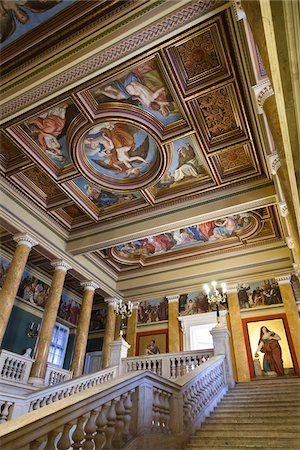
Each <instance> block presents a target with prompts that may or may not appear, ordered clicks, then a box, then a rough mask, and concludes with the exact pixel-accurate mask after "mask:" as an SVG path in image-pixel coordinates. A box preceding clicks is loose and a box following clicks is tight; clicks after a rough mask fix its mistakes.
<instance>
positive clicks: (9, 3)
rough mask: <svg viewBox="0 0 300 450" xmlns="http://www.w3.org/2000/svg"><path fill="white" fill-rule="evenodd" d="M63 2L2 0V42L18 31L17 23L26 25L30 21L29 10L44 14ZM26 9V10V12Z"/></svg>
mask: <svg viewBox="0 0 300 450" xmlns="http://www.w3.org/2000/svg"><path fill="white" fill-rule="evenodd" d="M61 1H62V0H35V1H26V0H1V2H0V29H1V34H0V42H4V41H5V40H6V39H7V38H8V37H9V36H11V35H12V34H13V33H14V32H15V30H16V21H18V22H19V23H21V24H25V23H27V22H28V20H29V15H28V13H27V12H26V8H28V9H29V10H30V11H31V12H34V13H42V12H44V11H47V10H48V9H50V8H53V6H55V5H57V4H58V3H60V2H61ZM24 8H25V10H24Z"/></svg>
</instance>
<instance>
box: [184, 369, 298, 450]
mask: <svg viewBox="0 0 300 450" xmlns="http://www.w3.org/2000/svg"><path fill="white" fill-rule="evenodd" d="M204 448H205V449H206V450H224V449H225V448H227V449H230V450H235V449H240V450H246V449H248V448H249V449H256V450H271V449H282V450H292V449H297V450H299V449H300V378H297V377H295V378H276V379H272V380H270V379H268V380H259V381H252V382H250V383H241V384H238V385H236V387H235V388H234V389H232V390H230V391H229V392H228V393H227V394H226V395H225V396H224V398H223V400H222V401H221V403H220V404H219V405H218V406H217V407H216V409H215V410H214V412H213V413H212V414H211V415H210V416H209V417H208V418H207V419H206V420H205V422H204V423H203V424H202V426H201V428H200V430H199V431H198V432H197V433H196V435H194V436H193V437H192V439H191V441H190V443H189V444H188V445H187V447H186V450H200V449H204Z"/></svg>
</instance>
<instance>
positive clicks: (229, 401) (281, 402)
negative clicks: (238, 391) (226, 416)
mask: <svg viewBox="0 0 300 450" xmlns="http://www.w3.org/2000/svg"><path fill="white" fill-rule="evenodd" d="M287 403H288V404H289V405H291V406H294V405H295V406H298V405H299V400H298V399H296V398H295V397H291V399H287V398H285V399H284V398H277V399H275V398H274V399H273V398H272V399H268V405H272V404H274V405H275V404H276V405H286V404H287ZM265 404H266V400H265V399H263V400H262V399H261V398H259V399H257V400H254V399H242V398H240V399H239V398H224V399H223V400H222V405H245V406H248V405H249V406H252V405H253V406H254V407H255V406H260V405H261V406H263V405H265Z"/></svg>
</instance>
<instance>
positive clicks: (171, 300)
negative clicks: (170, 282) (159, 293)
mask: <svg viewBox="0 0 300 450" xmlns="http://www.w3.org/2000/svg"><path fill="white" fill-rule="evenodd" d="M166 299H167V300H168V303H169V304H171V303H178V301H179V299H180V294H175V295H167V296H166Z"/></svg>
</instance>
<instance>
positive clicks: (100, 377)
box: [0, 367, 117, 423]
mask: <svg viewBox="0 0 300 450" xmlns="http://www.w3.org/2000/svg"><path fill="white" fill-rule="evenodd" d="M116 374H117V368H116V367H110V368H109V369H104V370H101V371H99V372H96V373H92V374H88V375H84V376H82V377H78V378H74V379H72V380H69V381H65V382H62V383H61V384H55V385H52V386H50V387H47V388H45V389H41V390H39V391H37V392H34V393H32V394H29V395H23V396H22V395H12V394H8V393H1V392H0V423H3V422H6V421H8V420H10V419H14V418H16V417H18V416H20V415H23V414H25V413H27V412H29V411H33V410H36V409H39V408H41V407H43V406H45V405H49V404H51V403H55V402H56V401H57V400H61V399H64V398H67V397H69V396H71V395H73V394H76V393H77V392H82V391H84V390H86V389H89V388H91V387H93V386H98V385H100V384H101V383H105V382H107V381H109V380H111V379H113V378H115V377H116Z"/></svg>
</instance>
